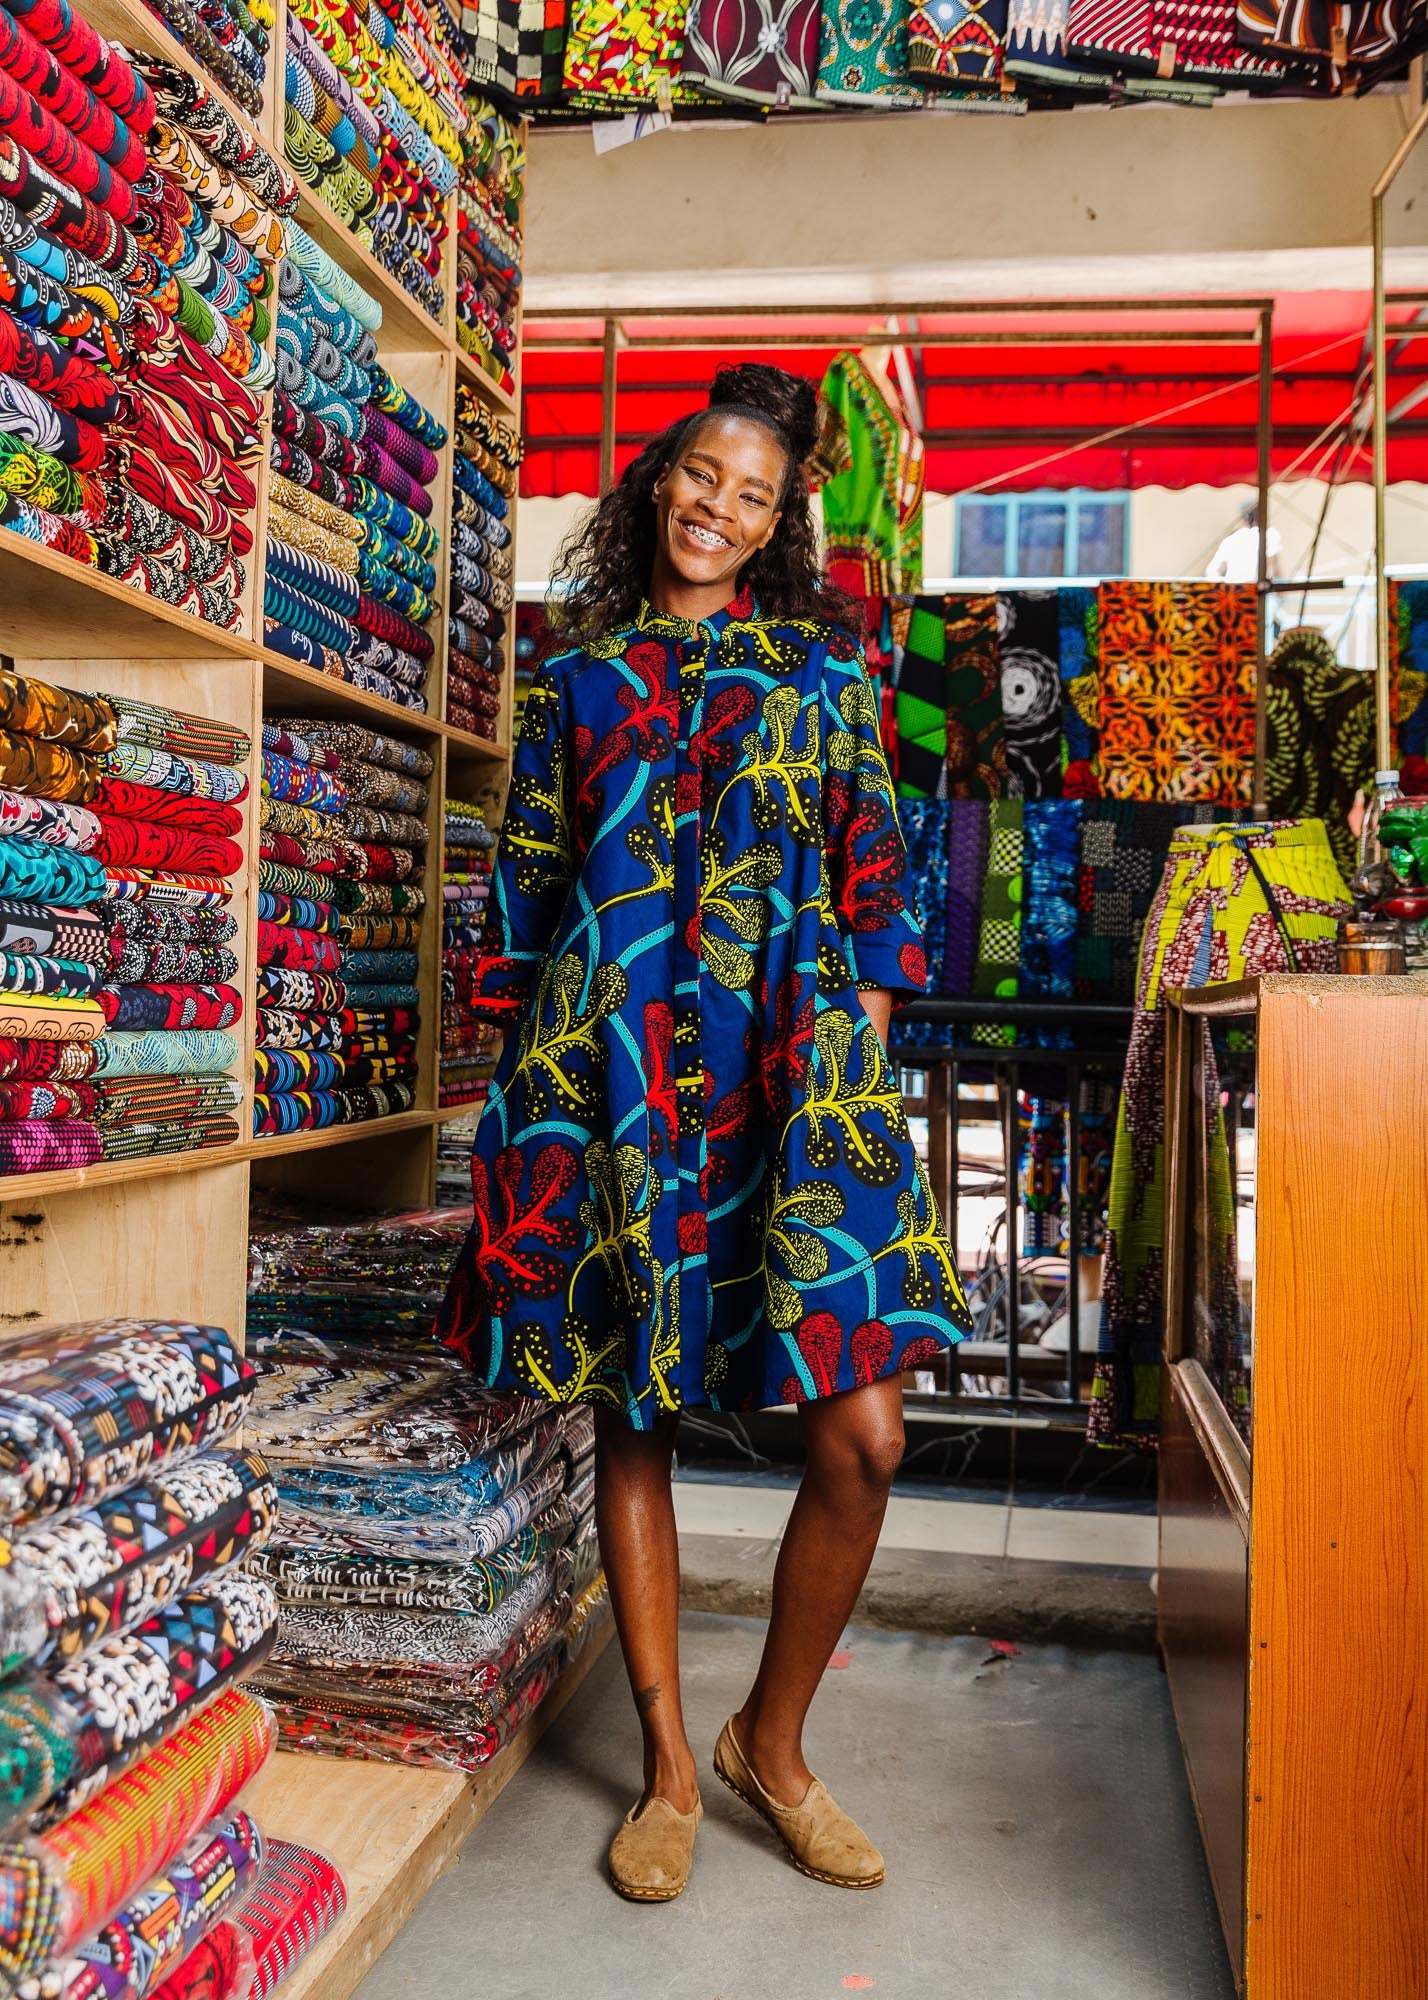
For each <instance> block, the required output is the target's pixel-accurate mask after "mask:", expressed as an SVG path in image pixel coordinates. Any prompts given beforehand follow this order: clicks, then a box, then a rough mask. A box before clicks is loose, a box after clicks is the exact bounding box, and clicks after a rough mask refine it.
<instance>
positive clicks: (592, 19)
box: [564, 0, 693, 104]
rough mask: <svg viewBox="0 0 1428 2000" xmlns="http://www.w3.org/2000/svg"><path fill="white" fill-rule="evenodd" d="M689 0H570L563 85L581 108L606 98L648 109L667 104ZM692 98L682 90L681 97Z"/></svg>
mask: <svg viewBox="0 0 1428 2000" xmlns="http://www.w3.org/2000/svg"><path fill="white" fill-rule="evenodd" d="M687 10H688V0H647V4H641V5H633V6H630V5H624V4H622V0H573V4H572V6H571V9H570V16H569V25H568V28H567V31H566V40H565V75H564V85H565V92H566V95H567V97H569V98H572V99H574V100H575V101H576V102H579V101H580V100H581V99H582V98H586V97H589V98H594V99H596V100H598V101H600V102H602V103H603V102H604V100H606V99H607V98H613V99H618V100H622V101H628V102H631V103H637V104H638V103H645V104H651V103H654V102H656V101H657V100H659V99H661V98H671V97H673V95H674V86H675V85H676V84H677V83H678V82H679V70H680V63H681V61H682V59H683V56H684V22H685V14H686V12H687ZM681 94H682V95H683V96H685V97H689V96H691V95H693V93H692V92H691V91H690V90H689V88H688V87H687V86H686V87H685V88H684V90H683V91H682V93H681Z"/></svg>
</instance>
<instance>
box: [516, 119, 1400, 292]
mask: <svg viewBox="0 0 1428 2000" xmlns="http://www.w3.org/2000/svg"><path fill="white" fill-rule="evenodd" d="M1406 123H1407V99H1406V98H1405V97H1404V96H1402V95H1398V96H1375V97H1371V98H1365V99H1363V100H1362V101H1360V100H1356V99H1346V100H1339V101H1334V102H1312V101H1308V100H1306V101H1301V102H1293V103H1273V102H1257V103H1251V102H1244V103H1238V104H1236V103H1222V104H1220V105H1217V106H1216V107H1215V108H1214V109H1213V110H1209V111H1204V110H1185V109H1181V108H1177V107H1172V106H1166V105H1141V106H1134V107H1131V106H1122V107H1120V108H1118V109H1117V110H1115V111H1108V110H1104V109H1099V108H1087V109H1086V110H1084V111H1069V112H1062V113H1056V114H1052V113H1041V114H1037V113H1033V114H1031V115H1029V116H1027V117H1025V118H976V117H967V116H960V117H959V116H957V115H955V114H939V113H937V112H935V111H933V112H915V113H907V114H903V115H899V116H890V117H872V116H868V115H866V114H864V115H863V116H861V117H857V116H850V117H837V116H834V115H831V114H830V115H829V116H827V117H824V118H782V119H781V118H778V117H773V118H770V119H768V120H766V121H760V122H758V123H757V124H749V125H742V124H723V123H721V124H719V125H688V126H683V127H675V128H672V129H670V130H667V131H664V132H659V133H656V134H654V135H653V136H652V137H649V138H645V139H641V140H639V141H637V142H635V143H634V144H631V145H626V146H621V147H617V148H616V149H614V150H613V151H610V152H607V153H603V154H597V153H596V152H595V150H594V146H593V143H592V139H591V135H590V132H589V130H588V129H586V130H580V129H573V130H553V131H542V132H537V133H536V134H535V135H534V137H533V140H532V143H531V161H530V179H529V189H530V195H529V204H528V214H527V246H526V257H525V260H524V267H525V274H526V310H527V312H528V313H538V312H539V311H540V310H541V309H542V308H545V309H550V308H552V307H554V306H570V307H577V308H585V307H603V306H612V305H623V306H626V307H629V306H633V305H637V304H647V305H655V306H674V305H681V304H694V303H700V304H714V305H720V304H724V305H730V306H737V305H741V304H752V303H766V304H774V305H793V304H801V303H818V304H824V303H826V304H832V305H837V306H840V307H845V308H850V307H857V306H860V305H870V304H881V303H884V302H886V303H888V304H893V303H896V304H901V305H909V304H915V303H923V304H924V305H929V304H931V303H934V302H936V301H939V300H941V301H948V300H955V299H967V298H1004V299H1013V298H1036V297H1043V298H1045V297H1078V298H1095V297H1097V296H1107V295H1113V294H1121V295H1125V296H1136V295H1153V296H1159V295H1163V294H1166V293H1170V292H1181V293H1184V292H1196V291H1205V292H1215V293H1221V294H1224V293H1233V292H1236V291H1238V292H1246V291H1248V292H1253V293H1256V294H1259V293H1263V292H1264V291H1266V290H1275V291H1296V290H1313V289H1317V288H1323V287H1333V288H1341V289H1342V288H1347V289H1357V288H1362V287H1366V286H1367V284H1368V283H1369V270H1370V265H1369V256H1368V249H1367V245H1368V240H1369V188H1370V186H1371V184H1372V182H1373V180H1374V178H1375V177H1376V176H1377V174H1378V173H1379V171H1380V170H1381V168H1382V166H1383V164H1384V162H1385V161H1386V160H1387V159H1388V157H1389V155H1390V154H1391V152H1392V151H1393V149H1394V147H1395V146H1396V145H1397V143H1398V140H1399V138H1400V137H1401V135H1402V133H1403V130H1404V128H1405V125H1406ZM1425 197H1428V143H1425V144H1424V145H1422V146H1420V147H1419V149H1418V151H1417V153H1416V154H1415V155H1414V156H1413V157H1412V159H1411V160H1410V161H1409V164H1408V166H1407V167H1406V168H1405V169H1404V172H1403V174H1402V175H1401V176H1400V179H1399V182H1398V184H1397V186H1396V187H1395V190H1394V195H1393V198H1392V204H1391V210H1390V226H1389V242H1390V244H1391V245H1392V246H1394V253H1395V263H1394V270H1393V277H1394V281H1395V282H1396V283H1401V284H1409V283H1414V284H1417V283H1422V282H1428V199H1426V198H1425Z"/></svg>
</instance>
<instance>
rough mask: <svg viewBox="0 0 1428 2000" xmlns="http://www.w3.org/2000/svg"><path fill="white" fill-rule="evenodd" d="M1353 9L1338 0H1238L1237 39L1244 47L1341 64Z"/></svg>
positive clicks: (1350, 27)
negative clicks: (1277, 51)
mask: <svg viewBox="0 0 1428 2000" xmlns="http://www.w3.org/2000/svg"><path fill="white" fill-rule="evenodd" d="M1353 23H1354V9H1353V8H1351V7H1348V6H1346V5H1343V4H1341V0H1238V5H1237V8H1236V19H1235V34H1236V38H1237V40H1238V41H1239V42H1240V43H1241V44H1242V45H1243V46H1244V47H1245V48H1247V49H1254V50H1259V49H1276V50H1282V51H1283V53H1284V54H1286V55H1291V56H1298V57H1308V58H1310V59H1311V60H1317V61H1319V62H1321V63H1324V64H1326V65H1327V64H1328V63H1329V62H1330V61H1331V60H1332V61H1334V62H1336V63H1342V62H1343V61H1344V60H1345V58H1346V56H1347V53H1348V39H1349V34H1350V32H1351V29H1352V27H1353Z"/></svg>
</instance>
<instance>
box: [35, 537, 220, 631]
mask: <svg viewBox="0 0 1428 2000" xmlns="http://www.w3.org/2000/svg"><path fill="white" fill-rule="evenodd" d="M0 652H4V653H8V654H10V655H11V657H12V658H14V659H23V660H41V659H58V660H68V659H73V658H75V657H76V656H77V655H79V654H81V653H82V654H84V655H85V657H87V658H89V659H95V660H127V659H139V658H146V659H157V660H201V659H224V660H234V659H238V660H251V659H256V658H257V656H258V654H257V649H256V648H255V646H254V644H253V641H252V640H251V639H245V638H243V637H242V636H241V635H240V634H239V633H237V632H225V631H223V630H222V629H221V628H220V627H219V626H217V625H208V624H205V623H204V621H203V620H202V619H201V618H195V617H194V616H193V615H192V614H191V613H190V612H187V611H176V610H175V609H174V607H173V606H172V605H171V604H164V603H162V602H161V601H160V600H159V599H158V598H156V597H146V596H145V595H144V594H143V592H142V591H138V590H131V589H130V588H129V586H128V584H126V583H116V582H115V580H114V579H113V577H109V576H104V575H102V574H101V573H100V571H98V570H97V569H94V568H92V567H91V566H90V565H89V564H88V563H81V562H76V561H75V560H74V558H73V557H72V556H66V555H61V554H60V553H59V551H58V550H57V549H48V548H46V547H45V546H44V544H43V543H42V542H32V541H30V540H29V539H28V538H27V537H26V536H24V535H18V534H16V532H15V530H14V529H13V528H0Z"/></svg>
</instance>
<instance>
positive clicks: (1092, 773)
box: [1056, 584, 1101, 799]
mask: <svg viewBox="0 0 1428 2000" xmlns="http://www.w3.org/2000/svg"><path fill="white" fill-rule="evenodd" d="M1056 612H1057V665H1058V667H1059V669H1060V673H1061V736H1062V743H1063V753H1064V754H1063V769H1062V773H1061V790H1062V793H1063V795H1064V796H1065V797H1066V798H1068V799H1072V798H1074V799H1084V798H1094V797H1096V796H1097V795H1098V794H1099V792H1100V789H1101V783H1100V777H1099V775H1098V770H1099V766H1098V761H1097V760H1098V755H1099V749H1100V689H1099V683H1098V680H1097V673H1096V667H1097V662H1098V660H1099V658H1100V618H1099V613H1098V609H1097V604H1096V593H1095V591H1094V590H1085V589H1082V588H1081V587H1080V586H1079V585H1076V584H1068V585H1066V586H1064V587H1063V588H1062V589H1060V590H1058V591H1057V593H1056Z"/></svg>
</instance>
